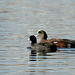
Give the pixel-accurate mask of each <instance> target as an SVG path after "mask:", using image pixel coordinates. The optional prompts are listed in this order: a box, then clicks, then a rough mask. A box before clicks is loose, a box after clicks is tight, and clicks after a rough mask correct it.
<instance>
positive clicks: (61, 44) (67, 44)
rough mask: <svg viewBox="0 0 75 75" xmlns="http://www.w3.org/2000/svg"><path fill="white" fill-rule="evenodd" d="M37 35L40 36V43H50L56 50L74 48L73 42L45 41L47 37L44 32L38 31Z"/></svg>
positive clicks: (66, 40) (74, 42) (74, 43)
mask: <svg viewBox="0 0 75 75" xmlns="http://www.w3.org/2000/svg"><path fill="white" fill-rule="evenodd" d="M37 33H38V36H40V38H41V40H40V42H51V43H53V44H55V45H56V46H57V47H58V48H75V40H70V39H56V38H52V39H50V40H47V37H48V36H47V33H46V32H45V31H44V30H39V31H38V32H37Z"/></svg>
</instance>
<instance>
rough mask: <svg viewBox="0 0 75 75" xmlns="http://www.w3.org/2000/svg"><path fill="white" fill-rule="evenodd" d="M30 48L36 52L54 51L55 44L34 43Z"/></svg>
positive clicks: (55, 48)
mask: <svg viewBox="0 0 75 75" xmlns="http://www.w3.org/2000/svg"><path fill="white" fill-rule="evenodd" d="M31 50H36V51H37V52H55V51H56V50H57V46H56V45H54V44H53V43H47V42H45V43H36V44H34V45H32V46H31Z"/></svg>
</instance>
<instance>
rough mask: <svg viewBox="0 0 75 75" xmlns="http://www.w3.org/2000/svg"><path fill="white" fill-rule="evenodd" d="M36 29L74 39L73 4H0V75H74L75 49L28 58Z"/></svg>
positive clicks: (3, 0)
mask: <svg viewBox="0 0 75 75" xmlns="http://www.w3.org/2000/svg"><path fill="white" fill-rule="evenodd" d="M39 29H43V30H45V31H46V32H47V33H48V36H49V38H67V39H75V0H0V75H60V74H61V75H75V49H61V50H60V51H57V52H55V53H48V54H47V55H46V56H44V55H37V56H31V55H30V50H29V49H27V47H28V46H30V42H29V41H27V39H28V37H29V36H30V35H32V34H36V32H37V31H38V30H39Z"/></svg>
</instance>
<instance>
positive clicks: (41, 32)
mask: <svg viewBox="0 0 75 75" xmlns="http://www.w3.org/2000/svg"><path fill="white" fill-rule="evenodd" d="M37 35H38V36H39V37H40V38H41V40H42V39H45V40H47V37H48V36H47V33H46V32H45V31H44V30H39V31H38V32H37Z"/></svg>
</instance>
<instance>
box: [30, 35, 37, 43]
mask: <svg viewBox="0 0 75 75" xmlns="http://www.w3.org/2000/svg"><path fill="white" fill-rule="evenodd" d="M29 40H30V41H31V44H35V43H37V39H36V37H35V36H34V35H31V36H30V37H29Z"/></svg>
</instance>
